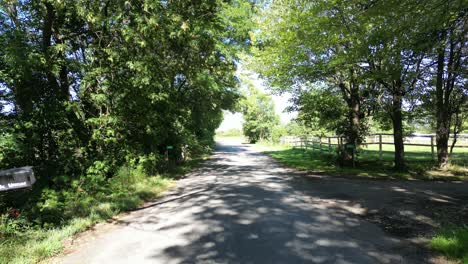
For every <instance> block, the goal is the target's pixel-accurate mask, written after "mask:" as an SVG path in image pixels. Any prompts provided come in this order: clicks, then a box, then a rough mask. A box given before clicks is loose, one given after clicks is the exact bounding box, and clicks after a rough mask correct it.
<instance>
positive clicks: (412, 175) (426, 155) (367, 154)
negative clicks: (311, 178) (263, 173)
mask: <svg viewBox="0 0 468 264" xmlns="http://www.w3.org/2000/svg"><path fill="white" fill-rule="evenodd" d="M257 147H259V148H260V149H261V150H262V151H264V152H266V153H267V154H269V155H270V156H271V157H273V158H275V159H276V160H278V161H279V162H281V163H283V164H285V165H286V166H289V167H293V168H297V169H301V170H309V171H312V172H314V173H322V174H330V175H339V176H362V177H371V178H394V179H426V180H468V169H467V166H468V149H467V148H465V149H457V150H456V152H455V154H454V155H453V157H452V165H450V167H449V169H448V170H443V171H442V170H438V169H435V168H434V165H435V163H434V160H433V159H432V155H431V152H430V151H431V150H430V147H416V146H406V147H405V158H406V161H407V165H408V170H406V171H403V172H397V171H395V170H393V157H394V153H393V151H392V146H391V145H384V146H383V153H382V160H379V151H378V145H370V146H369V147H368V148H362V149H360V150H358V152H357V159H356V166H355V168H352V167H339V166H338V165H337V160H336V153H335V149H334V148H332V151H331V152H328V146H325V145H323V146H322V152H320V151H319V149H315V150H314V151H312V150H311V149H310V148H309V149H308V150H307V151H305V150H304V149H298V148H292V147H288V146H281V145H269V144H265V143H263V144H258V145H257Z"/></svg>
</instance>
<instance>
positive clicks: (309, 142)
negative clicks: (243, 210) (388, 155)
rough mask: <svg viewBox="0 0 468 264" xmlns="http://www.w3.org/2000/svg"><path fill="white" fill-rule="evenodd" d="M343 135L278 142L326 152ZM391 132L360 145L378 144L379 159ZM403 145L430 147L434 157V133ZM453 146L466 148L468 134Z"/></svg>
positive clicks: (339, 142) (340, 141)
mask: <svg viewBox="0 0 468 264" xmlns="http://www.w3.org/2000/svg"><path fill="white" fill-rule="evenodd" d="M344 142H345V141H344V137H342V136H329V137H327V136H323V137H319V136H299V137H295V136H288V137H281V139H280V143H281V144H284V145H289V146H293V147H295V148H301V149H305V150H308V149H309V150H311V151H313V152H314V151H316V150H317V151H319V152H328V153H332V152H334V151H335V148H336V146H340V145H343V144H344ZM452 142H453V141H452V139H450V140H449V146H451V144H452ZM393 144H394V143H393V135H392V134H373V135H369V136H367V137H366V138H365V141H364V143H362V144H361V145H363V146H368V145H378V146H379V159H380V160H382V153H383V145H393ZM404 145H405V146H420V147H428V148H430V149H431V154H432V159H435V157H436V151H437V150H436V141H435V135H412V136H408V137H405V138H404ZM455 148H468V135H466V134H463V135H459V136H458V138H457V143H456V145H455Z"/></svg>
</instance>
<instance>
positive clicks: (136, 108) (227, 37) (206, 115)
mask: <svg viewBox="0 0 468 264" xmlns="http://www.w3.org/2000/svg"><path fill="white" fill-rule="evenodd" d="M253 12H254V7H253V6H252V4H251V3H250V2H248V1H244V0H232V1H221V0H216V1H208V0H202V1H197V2H190V1H183V0H176V1H168V2H164V1H163V2H161V1H156V2H155V1H149V0H143V1H120V0H117V1H88V0H77V1H71V0H65V1H32V0H26V1H17V0H12V1H10V0H0V21H2V22H1V23H0V169H7V168H11V167H20V166H33V167H34V170H35V175H36V177H37V178H38V182H37V183H36V184H35V185H34V188H33V191H32V192H30V193H28V194H27V195H25V194H23V193H16V194H9V195H6V196H5V197H1V199H0V202H1V207H0V214H3V213H5V212H6V210H7V209H6V208H10V207H14V208H17V209H19V210H20V211H21V213H22V217H24V218H25V219H27V221H28V223H29V224H31V226H32V227H31V228H32V229H34V230H32V231H31V232H25V233H26V234H25V235H24V236H22V235H21V234H20V232H16V231H14V233H15V235H14V237H15V238H14V239H13V238H12V239H9V240H8V241H7V242H6V244H2V246H1V249H0V251H1V252H0V256H1V258H2V259H1V260H0V262H2V263H3V262H10V260H11V259H12V258H13V257H12V253H8V252H9V251H11V250H13V252H15V251H16V249H18V248H19V246H18V245H19V244H21V243H24V242H25V241H27V238H31V239H32V240H41V241H43V242H44V243H45V244H41V245H39V244H40V243H39V244H38V242H37V241H36V242H31V243H32V244H33V246H31V245H30V246H31V250H32V251H33V252H32V253H31V250H29V249H27V250H24V248H21V250H24V251H25V252H29V253H31V254H32V255H33V256H35V257H34V258H33V259H32V260H31V261H32V262H34V261H36V260H37V259H41V258H43V257H45V256H49V255H51V254H53V253H54V252H56V250H57V248H58V247H59V244H60V241H59V240H57V241H55V242H53V243H51V242H52V239H53V237H52V236H48V235H47V232H46V230H45V229H48V228H54V230H57V234H56V237H60V238H63V237H64V236H68V235H70V233H73V232H75V231H76V230H82V228H83V226H89V224H91V223H93V222H95V221H96V220H98V219H105V218H108V217H110V216H111V215H114V214H116V213H117V212H119V211H122V210H125V209H128V208H133V207H135V206H136V205H138V204H139V203H140V202H141V201H142V200H143V199H146V198H149V197H152V196H154V190H156V189H157V190H159V189H161V188H160V187H162V186H165V185H166V183H167V180H163V179H161V178H159V177H149V176H148V175H157V174H158V173H160V172H163V171H168V170H177V167H178V166H180V165H181V164H182V163H183V162H184V161H190V159H195V158H197V157H199V156H201V155H204V154H206V153H207V152H209V151H210V150H211V148H212V146H213V144H214V140H213V137H214V135H215V129H216V128H217V127H218V126H219V124H220V123H221V121H222V111H223V110H232V109H234V107H235V106H236V103H237V101H238V100H239V98H240V92H239V91H238V82H237V80H236V78H235V76H234V74H235V71H236V65H235V61H236V59H237V55H238V53H239V52H241V51H243V50H245V48H246V47H248V45H249V43H250V41H249V31H250V25H251V20H250V19H249V18H250V16H251V15H252V14H253ZM167 146H172V147H173V149H171V151H169V152H168V153H167V157H168V159H167V160H166V159H165V157H166V151H167ZM77 218H82V219H84V220H83V221H84V222H80V223H78V224H76V225H77V226H76V228H75V227H70V226H74V225H75V224H73V223H74V222H73V221H75V220H76V219H77ZM78 222H79V221H78ZM16 223H20V222H19V220H14V221H10V220H8V221H6V222H4V224H2V228H5V229H4V230H7V231H1V232H2V233H0V236H2V235H3V233H5V234H6V233H11V232H13V231H11V230H15V229H16V227H14V224H16ZM64 226H65V227H64ZM63 227H64V229H67V227H70V228H71V229H70V230H72V231H70V230H69V229H67V230H66V231H63V230H62V228H63ZM41 228H43V229H41ZM35 229H37V230H35ZM2 230H3V229H2ZM8 230H10V231H11V232H10V231H8ZM51 232H52V231H51ZM53 232H55V231H53ZM53 232H52V233H53ZM23 238H24V239H23ZM28 243H29V242H28ZM34 243H36V244H34ZM41 243H42V242H41ZM7 244H8V245H7ZM4 245H5V247H4ZM19 257H25V255H21V256H19ZM4 260H5V261H4ZM19 262H21V260H19Z"/></svg>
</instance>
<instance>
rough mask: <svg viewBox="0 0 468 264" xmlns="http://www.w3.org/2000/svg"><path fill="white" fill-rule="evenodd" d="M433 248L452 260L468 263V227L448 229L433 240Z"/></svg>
mask: <svg viewBox="0 0 468 264" xmlns="http://www.w3.org/2000/svg"><path fill="white" fill-rule="evenodd" d="M431 247H432V248H433V249H434V250H437V251H439V252H441V253H443V254H444V255H445V256H447V257H449V258H451V259H457V260H461V261H462V263H464V264H467V263H468V226H464V227H458V228H453V227H452V228H446V229H444V230H441V231H439V233H438V234H437V235H436V236H435V237H434V238H432V240H431Z"/></svg>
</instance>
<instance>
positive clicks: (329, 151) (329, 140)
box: [328, 137, 331, 153]
mask: <svg viewBox="0 0 468 264" xmlns="http://www.w3.org/2000/svg"><path fill="white" fill-rule="evenodd" d="M328 153H331V139H330V137H328Z"/></svg>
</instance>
